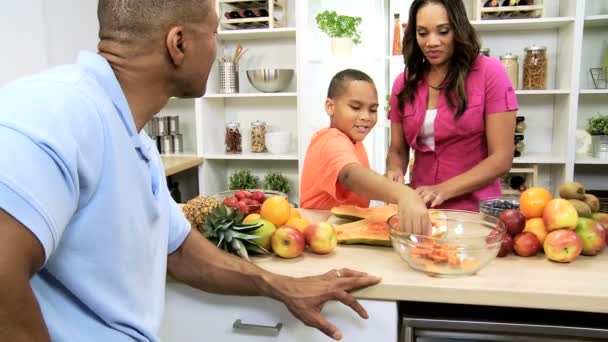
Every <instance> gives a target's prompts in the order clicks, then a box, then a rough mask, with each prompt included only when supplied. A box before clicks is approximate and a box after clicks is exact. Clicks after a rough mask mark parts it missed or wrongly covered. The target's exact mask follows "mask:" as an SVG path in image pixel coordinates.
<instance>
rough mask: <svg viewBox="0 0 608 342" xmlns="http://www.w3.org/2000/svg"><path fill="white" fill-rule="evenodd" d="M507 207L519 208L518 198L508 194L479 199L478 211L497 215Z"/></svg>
mask: <svg viewBox="0 0 608 342" xmlns="http://www.w3.org/2000/svg"><path fill="white" fill-rule="evenodd" d="M507 209H517V210H519V198H518V197H512V196H509V197H499V198H488V199H485V200H481V201H479V211H480V212H481V213H482V214H486V215H491V216H494V217H498V216H500V213H502V212H503V211H504V210H507Z"/></svg>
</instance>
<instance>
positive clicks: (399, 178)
mask: <svg viewBox="0 0 608 342" xmlns="http://www.w3.org/2000/svg"><path fill="white" fill-rule="evenodd" d="M386 178H388V179H390V180H392V181H393V182H397V183H402V184H403V181H404V178H403V172H401V171H395V170H387V171H386Z"/></svg>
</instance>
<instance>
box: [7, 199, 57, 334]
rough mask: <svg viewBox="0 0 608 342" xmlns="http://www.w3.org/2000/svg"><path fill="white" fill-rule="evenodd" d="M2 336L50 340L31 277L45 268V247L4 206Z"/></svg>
mask: <svg viewBox="0 0 608 342" xmlns="http://www.w3.org/2000/svg"><path fill="white" fill-rule="evenodd" d="M0 235H1V236H2V238H1V239H0V289H2V290H0V337H1V338H0V339H1V340H3V341H12V342H21V341H36V342H38V341H50V337H49V334H48V331H47V328H46V325H45V324H44V320H43V318H42V313H41V311H40V307H39V306H38V302H37V301H36V297H35V296H34V292H33V291H32V288H31V287H30V277H32V275H33V274H34V273H35V272H36V271H37V270H38V269H40V267H42V264H43V262H44V250H43V249H42V246H41V245H40V243H39V242H38V240H37V239H36V237H35V236H34V235H33V234H32V233H31V232H30V231H29V230H28V229H27V228H25V227H24V226H23V225H22V224H21V223H19V222H18V221H17V220H15V219H14V218H13V217H12V216H10V215H8V214H7V213H6V212H5V211H4V210H2V209H0Z"/></svg>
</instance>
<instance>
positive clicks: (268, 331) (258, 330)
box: [232, 319, 283, 336]
mask: <svg viewBox="0 0 608 342" xmlns="http://www.w3.org/2000/svg"><path fill="white" fill-rule="evenodd" d="M281 328H283V323H277V324H276V325H274V326H271V325H259V324H248V323H243V321H241V320H240V319H237V320H236V321H234V323H233V324H232V329H233V330H234V331H238V332H243V333H254V334H258V335H267V336H278V335H279V333H280V332H281Z"/></svg>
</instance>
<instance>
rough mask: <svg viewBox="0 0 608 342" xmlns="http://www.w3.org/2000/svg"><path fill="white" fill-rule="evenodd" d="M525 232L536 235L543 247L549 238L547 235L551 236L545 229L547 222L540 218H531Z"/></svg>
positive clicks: (527, 222)
mask: <svg viewBox="0 0 608 342" xmlns="http://www.w3.org/2000/svg"><path fill="white" fill-rule="evenodd" d="M524 232H530V233H532V234H534V235H536V237H537V238H538V242H540V245H541V246H542V245H543V243H545V238H546V237H547V234H549V232H548V231H547V228H546V227H545V222H544V221H543V219H542V218H540V217H535V218H531V219H529V220H528V221H526V227H525V228H524Z"/></svg>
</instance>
